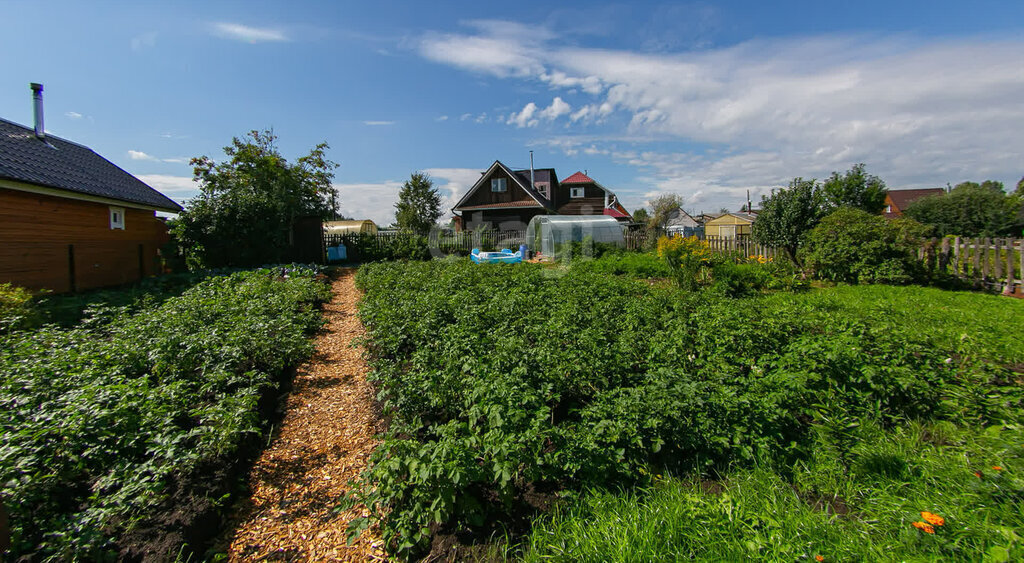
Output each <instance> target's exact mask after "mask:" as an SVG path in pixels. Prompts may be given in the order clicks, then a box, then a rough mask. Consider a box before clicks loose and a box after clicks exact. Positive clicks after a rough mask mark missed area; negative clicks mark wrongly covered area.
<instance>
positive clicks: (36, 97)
mask: <svg viewBox="0 0 1024 563" xmlns="http://www.w3.org/2000/svg"><path fill="white" fill-rule="evenodd" d="M29 87H31V88H32V110H33V113H34V114H35V125H36V137H39V138H40V139H45V138H46V129H45V128H43V85H42V84H39V83H36V82H33V83H31V84H30V85H29Z"/></svg>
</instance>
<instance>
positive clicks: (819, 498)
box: [793, 487, 851, 516]
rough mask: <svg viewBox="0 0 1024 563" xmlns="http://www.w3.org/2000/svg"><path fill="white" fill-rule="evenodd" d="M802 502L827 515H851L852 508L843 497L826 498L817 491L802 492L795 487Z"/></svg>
mask: <svg viewBox="0 0 1024 563" xmlns="http://www.w3.org/2000/svg"><path fill="white" fill-rule="evenodd" d="M793 490H795V491H796V494H797V496H798V497H800V500H802V501H804V502H805V503H807V504H808V505H809V506H810V507H811V508H812V509H814V510H816V511H818V512H824V513H825V514H834V515H836V516H846V515H848V514H850V512H851V511H850V506H849V505H847V504H846V501H845V500H843V497H840V496H838V495H833V496H826V495H822V494H819V493H817V492H816V491H801V490H800V489H798V488H796V487H794V488H793Z"/></svg>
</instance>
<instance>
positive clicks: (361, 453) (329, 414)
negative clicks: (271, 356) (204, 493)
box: [218, 269, 385, 561]
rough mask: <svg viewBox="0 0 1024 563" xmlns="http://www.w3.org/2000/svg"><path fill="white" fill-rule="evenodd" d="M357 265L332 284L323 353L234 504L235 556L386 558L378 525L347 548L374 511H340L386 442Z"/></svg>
mask: <svg viewBox="0 0 1024 563" xmlns="http://www.w3.org/2000/svg"><path fill="white" fill-rule="evenodd" d="M354 275H355V270H353V269H345V270H342V271H341V272H340V274H339V275H338V276H337V277H336V279H335V280H334V282H333V290H334V297H333V299H332V301H331V302H330V303H329V304H327V305H325V306H324V314H325V318H326V320H327V325H326V326H325V327H324V330H323V331H322V332H321V333H320V334H319V335H318V337H317V340H316V354H315V355H314V357H313V359H311V360H310V361H309V362H307V363H306V364H303V365H302V366H300V367H299V369H298V372H297V374H296V376H295V378H294V379H293V381H292V392H291V394H290V395H289V396H288V398H287V401H286V414H285V416H284V419H283V420H282V421H281V424H280V426H279V429H278V431H277V432H275V434H274V436H273V437H272V440H271V443H270V446H269V447H268V448H267V449H266V450H264V451H263V453H262V455H261V456H260V457H259V459H258V460H257V461H256V463H255V465H254V466H253V469H252V471H251V472H250V474H249V491H250V494H249V496H248V497H247V498H244V499H242V500H241V501H239V502H238V503H236V505H235V506H234V508H233V515H232V517H231V518H230V521H229V526H228V530H229V532H228V533H227V534H225V535H224V536H223V537H222V538H221V540H220V541H219V542H218V545H219V546H220V550H222V551H226V552H227V554H228V556H229V557H230V559H231V560H232V561H248V560H255V559H260V560H286V561H377V560H383V559H384V558H385V556H384V552H383V542H382V540H381V539H380V535H379V533H377V531H376V530H374V529H372V528H371V529H369V530H367V531H366V532H364V533H363V534H362V535H361V536H360V537H359V539H358V540H356V541H355V542H354V543H353V544H352V545H348V543H347V540H348V534H347V529H348V525H349V523H350V522H352V520H354V519H356V518H358V517H362V516H366V515H367V511H366V509H365V507H362V506H357V507H354V508H351V509H348V510H340V509H339V506H340V505H341V504H342V499H344V498H345V496H346V494H347V493H348V491H349V490H350V488H351V484H350V483H351V482H352V481H354V480H356V479H357V478H358V477H359V475H360V474H361V473H362V471H363V470H364V469H365V468H366V466H367V463H368V461H369V457H370V454H371V453H372V452H373V450H374V448H375V447H376V446H377V441H376V439H375V438H374V435H375V434H376V432H377V431H378V429H379V427H380V424H381V421H380V417H379V415H378V411H377V408H376V405H375V399H374V394H373V390H372V388H371V386H370V385H369V384H368V383H367V381H366V374H367V372H368V368H367V366H366V363H365V362H364V361H363V358H362V348H358V347H353V346H352V341H353V339H354V338H357V337H360V336H362V335H363V327H362V325H361V324H360V322H359V320H358V318H356V303H357V302H358V300H359V296H360V295H359V292H358V291H357V290H356V288H355V283H354V279H353V278H354Z"/></svg>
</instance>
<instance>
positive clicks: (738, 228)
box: [704, 213, 757, 239]
mask: <svg viewBox="0 0 1024 563" xmlns="http://www.w3.org/2000/svg"><path fill="white" fill-rule="evenodd" d="M755 220H757V215H755V214H753V213H723V214H721V215H719V216H718V217H715V218H714V219H712V220H710V221H708V222H707V223H704V235H705V236H706V237H707V238H709V239H716V238H719V239H735V238H743V237H747V236H750V229H751V226H752V225H753V224H754V221H755Z"/></svg>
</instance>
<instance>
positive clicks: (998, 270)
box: [992, 238, 1003, 283]
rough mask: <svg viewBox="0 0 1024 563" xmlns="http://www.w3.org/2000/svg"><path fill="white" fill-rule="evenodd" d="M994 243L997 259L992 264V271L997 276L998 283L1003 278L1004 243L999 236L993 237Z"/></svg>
mask: <svg viewBox="0 0 1024 563" xmlns="http://www.w3.org/2000/svg"><path fill="white" fill-rule="evenodd" d="M992 244H994V245H995V259H994V260H993V264H992V269H993V272H992V273H993V275H994V276H995V279H996V283H999V282H1000V281H1002V279H1003V245H1002V244H1001V241H1000V239H998V238H996V239H992Z"/></svg>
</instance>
